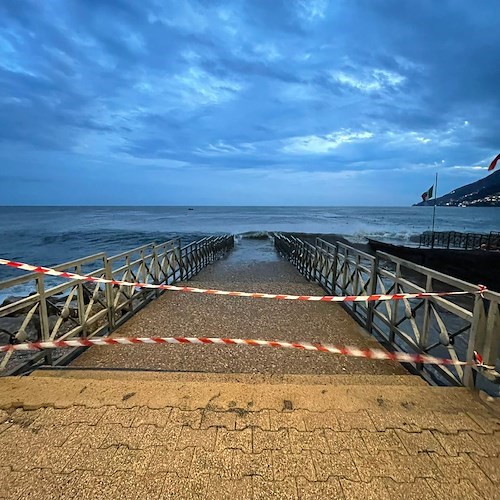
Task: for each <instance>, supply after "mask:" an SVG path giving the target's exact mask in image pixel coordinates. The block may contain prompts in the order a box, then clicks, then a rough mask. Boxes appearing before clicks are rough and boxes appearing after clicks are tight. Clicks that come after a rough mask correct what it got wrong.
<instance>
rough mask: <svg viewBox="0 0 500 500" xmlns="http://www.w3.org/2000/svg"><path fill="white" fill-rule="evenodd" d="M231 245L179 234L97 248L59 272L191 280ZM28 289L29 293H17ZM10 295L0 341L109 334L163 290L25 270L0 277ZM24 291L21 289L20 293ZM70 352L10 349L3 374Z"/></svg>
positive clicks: (54, 361)
mask: <svg viewBox="0 0 500 500" xmlns="http://www.w3.org/2000/svg"><path fill="white" fill-rule="evenodd" d="M233 246H234V238H233V236H228V235H225V236H213V237H207V238H203V239H202V240H199V241H195V242H193V243H189V244H187V245H185V246H181V241H180V239H174V240H170V241H167V242H165V243H162V244H158V245H157V244H155V243H149V244H146V245H143V246H140V247H138V248H134V249H132V250H128V251H126V252H123V253H121V254H118V255H115V256H113V257H107V256H106V254H104V253H102V252H101V253H97V254H95V255H91V256H88V257H84V258H82V259H77V260H73V261H71V262H67V263H65V264H61V265H59V266H54V269H56V270H58V271H68V272H74V273H77V274H87V275H90V276H96V277H100V278H106V279H112V280H121V281H132V282H142V283H154V284H172V283H175V282H177V281H184V280H189V279H191V278H192V277H193V276H194V275H196V274H197V273H198V272H199V271H200V270H201V269H203V268H204V267H205V266H207V265H208V264H210V263H211V262H213V261H214V260H216V259H218V258H220V257H222V256H223V255H225V254H226V253H227V252H228V251H230V250H231V249H232V248H233ZM20 289H21V290H26V289H30V290H31V294H30V295H29V296H21V297H19V296H16V292H17V293H19V292H18V290H20ZM6 291H7V293H9V294H11V295H12V296H11V297H8V298H7V299H6V300H4V302H3V303H2V305H0V337H1V338H0V340H2V341H3V343H6V342H11V343H17V342H24V341H26V340H30V341H37V340H41V341H50V340H56V339H57V340H68V339H72V338H76V337H86V338H90V337H94V336H101V335H105V334H109V333H111V332H112V331H113V330H115V329H116V328H118V327H119V326H120V325H122V324H123V323H124V322H125V321H127V320H128V319H129V318H130V317H131V316H132V315H133V314H135V313H136V312H137V311H138V310H139V309H141V308H142V307H144V306H145V305H146V304H147V303H148V302H149V301H150V300H152V299H154V298H155V297H158V296H159V295H160V294H161V293H163V291H161V290H151V289H146V288H135V287H131V286H117V285H112V284H100V283H89V282H82V281H78V280H68V281H66V280H65V281H64V282H62V283H61V282H60V280H58V279H57V278H52V277H50V276H45V275H43V274H39V273H30V274H24V275H23V276H20V277H18V278H12V279H8V280H6V281H2V282H0V292H3V294H5V292H6ZM24 293H25V292H24ZM74 356H75V350H72V352H70V353H68V354H60V353H58V352H57V351H53V350H50V349H49V350H44V351H40V352H38V353H35V354H33V353H18V354H17V355H16V357H15V358H11V353H10V354H6V355H5V356H3V359H2V358H0V359H1V361H0V369H2V370H4V374H5V375H13V374H16V373H21V372H23V371H25V370H27V369H29V368H30V367H33V366H35V365H37V364H40V363H45V364H50V365H61V364H65V363H67V362H68V361H69V360H70V359H71V358H72V357H74Z"/></svg>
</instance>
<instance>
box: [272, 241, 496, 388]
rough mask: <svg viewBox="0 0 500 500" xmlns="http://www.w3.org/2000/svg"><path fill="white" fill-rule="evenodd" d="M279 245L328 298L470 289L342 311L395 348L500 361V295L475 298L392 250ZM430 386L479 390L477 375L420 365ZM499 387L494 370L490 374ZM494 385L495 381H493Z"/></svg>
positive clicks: (296, 243) (322, 243) (489, 362)
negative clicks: (476, 352) (371, 251)
mask: <svg viewBox="0 0 500 500" xmlns="http://www.w3.org/2000/svg"><path fill="white" fill-rule="evenodd" d="M275 247H276V249H277V250H278V251H279V253H280V254H281V255H283V256H284V257H285V258H287V259H289V260H290V261H291V262H292V263H293V264H294V265H295V266H296V267H297V268H298V270H299V271H300V272H301V273H302V274H303V275H304V276H305V277H306V278H307V279H309V280H311V281H316V282H318V283H319V284H320V285H321V286H322V287H323V289H324V290H325V291H326V292H327V293H328V294H329V295H372V294H395V293H418V292H424V291H436V292H442V291H467V292H472V293H471V294H470V295H460V296H447V297H432V298H427V299H412V300H411V301H409V300H407V299H403V300H397V301H388V302H384V301H380V302H347V303H343V306H344V307H345V308H346V309H347V310H348V312H350V313H351V314H352V315H353V316H354V318H355V319H356V320H357V321H358V322H359V323H360V324H361V325H362V326H363V327H364V328H365V329H366V330H367V331H368V332H369V333H371V334H373V335H374V336H375V337H376V338H377V339H378V340H379V341H381V343H382V344H384V345H386V346H387V347H388V348H389V349H391V350H396V351H401V352H408V353H425V354H430V355H433V356H436V357H440V358H449V359H455V360H457V359H460V360H462V361H464V360H467V361H472V360H473V356H474V351H478V352H479V353H481V355H482V356H483V360H484V363H485V364H487V365H493V366H495V365H496V366H497V369H498V363H499V359H500V294H499V293H495V292H491V291H486V292H484V293H483V294H482V295H480V294H478V293H473V292H477V291H478V287H477V286H475V285H472V284H470V283H467V282H465V281H461V280H459V279H455V278H453V277H451V276H447V275H445V274H442V273H439V272H437V271H434V270H432V269H429V268H426V267H423V266H420V265H417V264H414V263H412V262H408V261H406V260H403V259H400V258H398V257H394V256H392V255H389V254H387V253H383V252H377V253H376V255H375V256H374V255H370V254H367V253H364V252H362V251H360V250H357V249H355V248H352V247H350V246H347V245H345V244H343V243H340V242H338V243H336V244H331V243H328V242H326V241H324V240H322V239H319V238H318V239H317V240H316V244H315V245H311V244H310V243H307V242H305V241H303V240H301V239H299V238H296V237H293V236H290V235H283V234H276V235H275ZM412 369H413V370H415V371H417V372H418V373H420V374H421V375H422V376H423V377H424V378H426V379H427V380H428V381H430V382H433V383H438V384H447V385H450V384H451V385H466V386H469V387H471V386H474V385H475V383H476V381H475V379H476V374H477V371H475V370H474V371H473V370H472V369H471V368H468V367H467V368H465V369H464V368H463V367H462V366H436V365H423V364H414V365H412ZM483 375H484V377H485V378H486V379H488V380H490V381H496V382H498V373H497V372H496V371H495V370H488V371H483ZM486 383H488V382H486Z"/></svg>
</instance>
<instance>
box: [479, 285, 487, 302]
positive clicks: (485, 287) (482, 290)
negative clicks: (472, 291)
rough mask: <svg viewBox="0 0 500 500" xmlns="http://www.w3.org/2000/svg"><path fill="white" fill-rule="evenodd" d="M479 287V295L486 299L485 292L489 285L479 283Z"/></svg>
mask: <svg viewBox="0 0 500 500" xmlns="http://www.w3.org/2000/svg"><path fill="white" fill-rule="evenodd" d="M477 287H478V288H479V295H481V298H483V299H484V292H487V291H488V287H487V286H485V285H477Z"/></svg>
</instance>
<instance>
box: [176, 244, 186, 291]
mask: <svg viewBox="0 0 500 500" xmlns="http://www.w3.org/2000/svg"><path fill="white" fill-rule="evenodd" d="M175 256H176V259H177V266H178V268H179V280H180V281H182V280H183V279H184V262H183V260H182V246H181V242H180V241H179V244H178V246H177V247H175Z"/></svg>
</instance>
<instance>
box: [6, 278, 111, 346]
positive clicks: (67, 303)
mask: <svg viewBox="0 0 500 500" xmlns="http://www.w3.org/2000/svg"><path fill="white" fill-rule="evenodd" d="M83 290H84V305H85V306H88V305H89V304H90V302H91V301H92V306H91V307H92V309H93V310H94V309H102V308H103V307H104V306H103V299H104V294H103V292H102V291H97V292H96V291H91V290H89V289H88V288H86V287H85V286H84V288H83ZM33 295H34V294H30V295H28V296H15V295H12V296H8V297H7V298H5V299H4V300H3V302H2V304H1V305H0V314H2V312H1V311H2V309H3V308H5V307H7V306H14V305H15V304H16V303H19V302H21V301H24V302H26V305H25V306H23V307H21V308H19V309H16V310H15V311H14V312H10V313H9V312H7V314H5V315H3V316H0V345H6V344H18V343H22V342H33V341H37V340H40V339H41V338H42V330H41V321H40V314H39V311H40V305H39V304H38V305H37V301H36V300H33V301H30V300H29V299H30V297H32V296H33ZM68 299H69V295H63V294H61V295H54V296H52V297H50V298H47V299H46V303H47V315H48V325H49V331H50V332H54V331H55V332H56V334H55V335H54V338H59V337H61V336H62V335H64V334H65V333H67V332H69V331H70V330H71V329H72V328H74V327H75V326H78V325H79V324H80V323H79V321H78V317H79V311H78V301H77V300H76V299H72V300H68ZM9 309H12V308H9Z"/></svg>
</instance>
